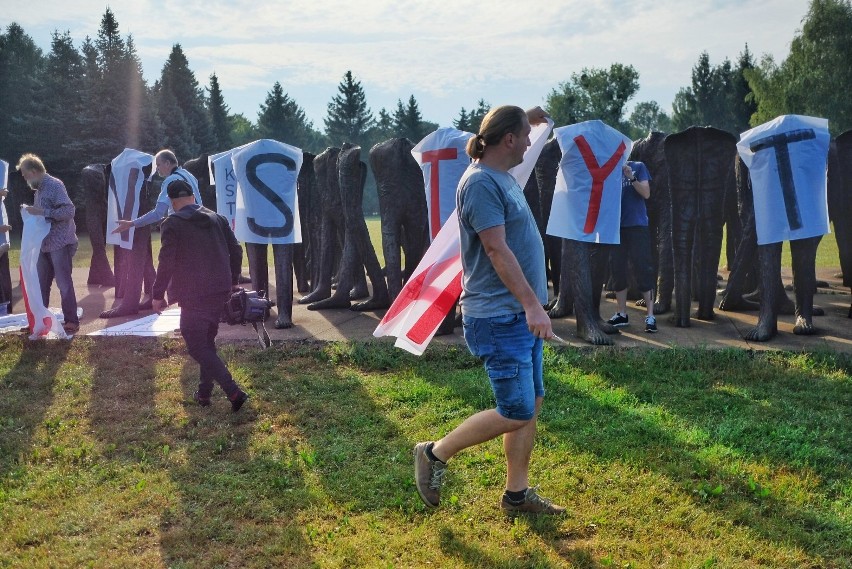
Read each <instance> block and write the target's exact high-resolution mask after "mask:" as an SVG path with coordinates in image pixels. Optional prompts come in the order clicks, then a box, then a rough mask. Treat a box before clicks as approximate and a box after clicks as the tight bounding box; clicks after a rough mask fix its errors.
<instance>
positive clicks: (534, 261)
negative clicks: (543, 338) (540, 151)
mask: <svg viewBox="0 0 852 569" xmlns="http://www.w3.org/2000/svg"><path fill="white" fill-rule="evenodd" d="M456 207H457V209H458V216H459V233H460V240H461V261H462V295H461V308H462V313H463V314H465V315H467V316H472V317H474V318H490V317H493V316H501V315H504V314H518V313H520V312H523V311H524V308H523V306H522V305H521V303H520V301H519V300H518V299H517V298H515V296H514V295H513V294H512V293H511V292H510V291H509V289H508V288H506V285H505V284H503V281H502V280H501V279H500V276H499V275H498V274H497V271H495V270H494V266H493V265H492V264H491V259H489V258H488V255H487V254H486V253H485V247H484V246H483V245H482V241H481V240H480V239H479V233H480V232H481V231H484V230H486V229H489V228H491V227H497V226H499V225H502V226H504V227H505V230H506V244H507V245H508V246H509V249H510V250H511V251H512V253H513V254H514V255H515V257H516V258H517V260H518V263H519V264H520V266H521V270H522V271H523V273H524V277H525V278H526V279H527V282H528V283H529V285H530V287H531V288H532V290H533V291H534V292H535V294H536V296H538V300H539V302H540V303H541V304H542V305H544V304H546V303H547V276H546V273H545V268H544V245H543V243H542V241H541V235H540V234H539V232H538V226H537V225H536V223H535V218H534V217H533V214H532V212H531V211H530V208H529V206H528V205H527V200H526V199H525V198H524V192H523V190H522V189H521V187H520V186H519V185H518V182H517V181H516V180H515V178H514V177H513V176H512V175H511V174H509V173H508V172H501V171H499V170H494V169H492V168H489V167H487V166H484V165H482V164H480V163H478V162H476V163H473V164H471V165H470V166H468V169H467V171H466V172H465V174H464V176H462V179H461V181H460V182H459V189H458V192H457V193H456Z"/></svg>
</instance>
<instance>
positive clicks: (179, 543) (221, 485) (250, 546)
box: [160, 347, 313, 567]
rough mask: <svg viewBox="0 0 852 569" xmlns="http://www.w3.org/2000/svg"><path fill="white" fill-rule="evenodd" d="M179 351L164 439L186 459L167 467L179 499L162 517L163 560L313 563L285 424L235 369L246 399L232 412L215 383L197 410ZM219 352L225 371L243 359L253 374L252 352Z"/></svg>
mask: <svg viewBox="0 0 852 569" xmlns="http://www.w3.org/2000/svg"><path fill="white" fill-rule="evenodd" d="M181 353H182V354H183V355H184V357H185V361H184V364H183V366H182V370H181V373H180V376H179V377H178V378H175V381H174V389H176V390H180V392H181V393H182V400H183V401H184V403H183V404H184V405H185V419H184V420H183V421H181V422H179V424H178V425H177V427H176V428H174V429H171V431H172V432H171V436H172V440H174V441H175V443H176V444H177V445H178V447H179V448H181V449H182V450H183V451H185V453H186V460H185V461H183V462H182V463H179V464H173V465H170V467H169V475H170V477H171V480H172V482H173V484H174V485H175V491H176V494H177V496H178V499H177V501H176V503H174V504H173V505H172V507H170V508H169V509H168V510H167V511H165V512H164V513H163V515H162V517H161V527H160V533H161V548H162V552H163V558H164V559H166V560H167V562H168V564H169V565H170V566H174V567H183V566H187V567H201V566H204V567H218V566H227V567H311V566H313V560H312V557H311V551H310V547H309V546H308V543H307V540H306V537H305V528H304V527H303V526H302V525H301V524H300V522H299V519H298V512H299V511H300V510H301V509H303V508H304V507H306V505H308V504H309V503H310V501H311V500H312V498H313V497H312V496H311V495H310V491H309V489H308V487H307V485H306V484H305V480H304V471H303V464H302V461H301V459H300V457H299V455H298V453H296V452H295V451H294V450H293V449H291V448H288V444H287V440H286V439H287V437H286V429H285V430H283V431H281V430H278V428H279V426H280V425H278V424H277V421H275V420H274V419H273V417H275V416H276V415H277V409H275V408H274V407H272V406H269V405H267V404H266V403H265V402H264V401H263V399H262V398H261V397H258V393H257V390H256V388H255V385H254V384H253V383H252V382H250V381H247V380H246V379H245V378H244V377H243V378H241V377H239V374H238V373H235V375H236V376H237V377H236V379H237V381H238V382H239V383H241V384H242V387H243V388H244V389H246V390H248V392H249V393H250V394H251V396H252V398H251V399H250V400H249V402H248V403H246V404H245V405H244V407H243V408H242V409H241V410H240V411H239V412H238V413H236V414H234V413H232V411H231V405H230V403H229V402H228V401H227V399H226V398H225V395H224V393H223V392H222V390H221V389H220V388H219V387H218V386H216V387H215V388H214V391H213V396H212V401H213V404H212V405H211V406H210V407H206V408H204V407H199V406H198V405H196V404H195V402H194V401H193V399H192V395H193V393H194V392H195V390H196V389H197V387H198V365H197V364H196V363H195V362H194V361H193V360H192V359H191V358H189V356H188V355H186V354H185V352H184V351H182V352H181ZM220 354H221V355H225V358H226V362H227V363H228V366H229V368H230V369H231V371H232V372H236V371H237V369H238V368H239V367H240V366H242V365H245V364H246V363H250V364H251V365H250V366H248V369H249V370H251V371H252V374H253V372H254V369H255V365H256V364H257V360H256V359H255V356H256V355H257V351H256V350H248V351H246V350H245V349H244V348H240V347H237V348H234V347H229V348H227V349H225V350H222V349H221V348H220ZM235 354H236V355H235ZM235 360H236V362H235Z"/></svg>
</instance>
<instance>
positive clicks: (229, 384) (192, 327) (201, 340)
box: [180, 293, 240, 399]
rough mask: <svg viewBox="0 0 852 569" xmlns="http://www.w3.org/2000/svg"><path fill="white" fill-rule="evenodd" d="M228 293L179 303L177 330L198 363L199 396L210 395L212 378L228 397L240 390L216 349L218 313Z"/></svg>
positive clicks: (204, 397) (233, 395)
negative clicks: (199, 371) (178, 326)
mask: <svg viewBox="0 0 852 569" xmlns="http://www.w3.org/2000/svg"><path fill="white" fill-rule="evenodd" d="M227 296H228V295H227V293H223V294H217V295H211V296H207V297H204V298H201V299H197V300H194V301H193V302H192V303H181V307H180V333H181V335H182V336H183V339H184V341H185V342H186V349H187V351H189V355H190V356H192V358H193V359H194V360H195V361H197V362H198V365H199V366H201V373H200V380H199V382H198V396H199V397H200V398H202V399H209V398H210V394H211V393H212V392H213V382H214V381H215V382H216V383H218V384H219V387H221V388H222V391H224V392H225V394H226V395H227V396H228V398H232V397H235V396H236V394H237V392H239V390H240V388H239V386H238V385H237V384H236V382H235V381H234V378H233V377H232V376H231V372H229V371H228V368H227V366H225V362H223V361H222V359H221V358H220V357H219V354H217V353H216V334H218V333H219V317H220V316H221V315H222V307H223V306H224V305H225V299H226V298H227Z"/></svg>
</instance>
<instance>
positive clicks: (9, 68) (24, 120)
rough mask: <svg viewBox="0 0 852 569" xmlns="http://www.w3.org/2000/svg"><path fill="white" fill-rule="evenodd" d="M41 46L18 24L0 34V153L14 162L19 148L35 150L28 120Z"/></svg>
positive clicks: (36, 87) (32, 109)
mask: <svg viewBox="0 0 852 569" xmlns="http://www.w3.org/2000/svg"><path fill="white" fill-rule="evenodd" d="M43 67H44V57H43V56H42V51H41V49H39V48H38V46H36V44H35V42H34V41H33V40H32V38H31V37H30V36H28V35H27V34H26V32H24V29H23V28H22V27H21V26H19V25H18V24H15V23H12V24H9V26H8V27H7V28H6V33H5V34H0V133H3V134H2V136H0V157H2V158H3V159H4V160H6V161H7V162H9V163H10V164H14V163H15V162H16V161H17V159H18V157H19V156H20V153H21V152H22V151H28V152H38V150H39V149H38V146H37V138H36V137H35V136H34V133H33V132H32V131H31V130H30V128H29V126H28V123H29V121H30V119H31V118H32V116H33V115H34V113H35V110H36V109H35V103H36V101H34V100H33V93H36V92H38V91H39V90H40V87H41V84H40V76H41V74H42V69H43Z"/></svg>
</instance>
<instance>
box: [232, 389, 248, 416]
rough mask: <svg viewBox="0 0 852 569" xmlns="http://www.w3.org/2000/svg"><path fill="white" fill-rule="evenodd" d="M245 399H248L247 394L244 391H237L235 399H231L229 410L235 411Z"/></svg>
mask: <svg viewBox="0 0 852 569" xmlns="http://www.w3.org/2000/svg"><path fill="white" fill-rule="evenodd" d="M246 401H248V395H247V394H246V393H245V392H244V391H239V392H237V397H236V398H235V399H231V411H233V412H234V413H236V412H237V411H239V410H240V407H242V406H243V403H245V402H246Z"/></svg>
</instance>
